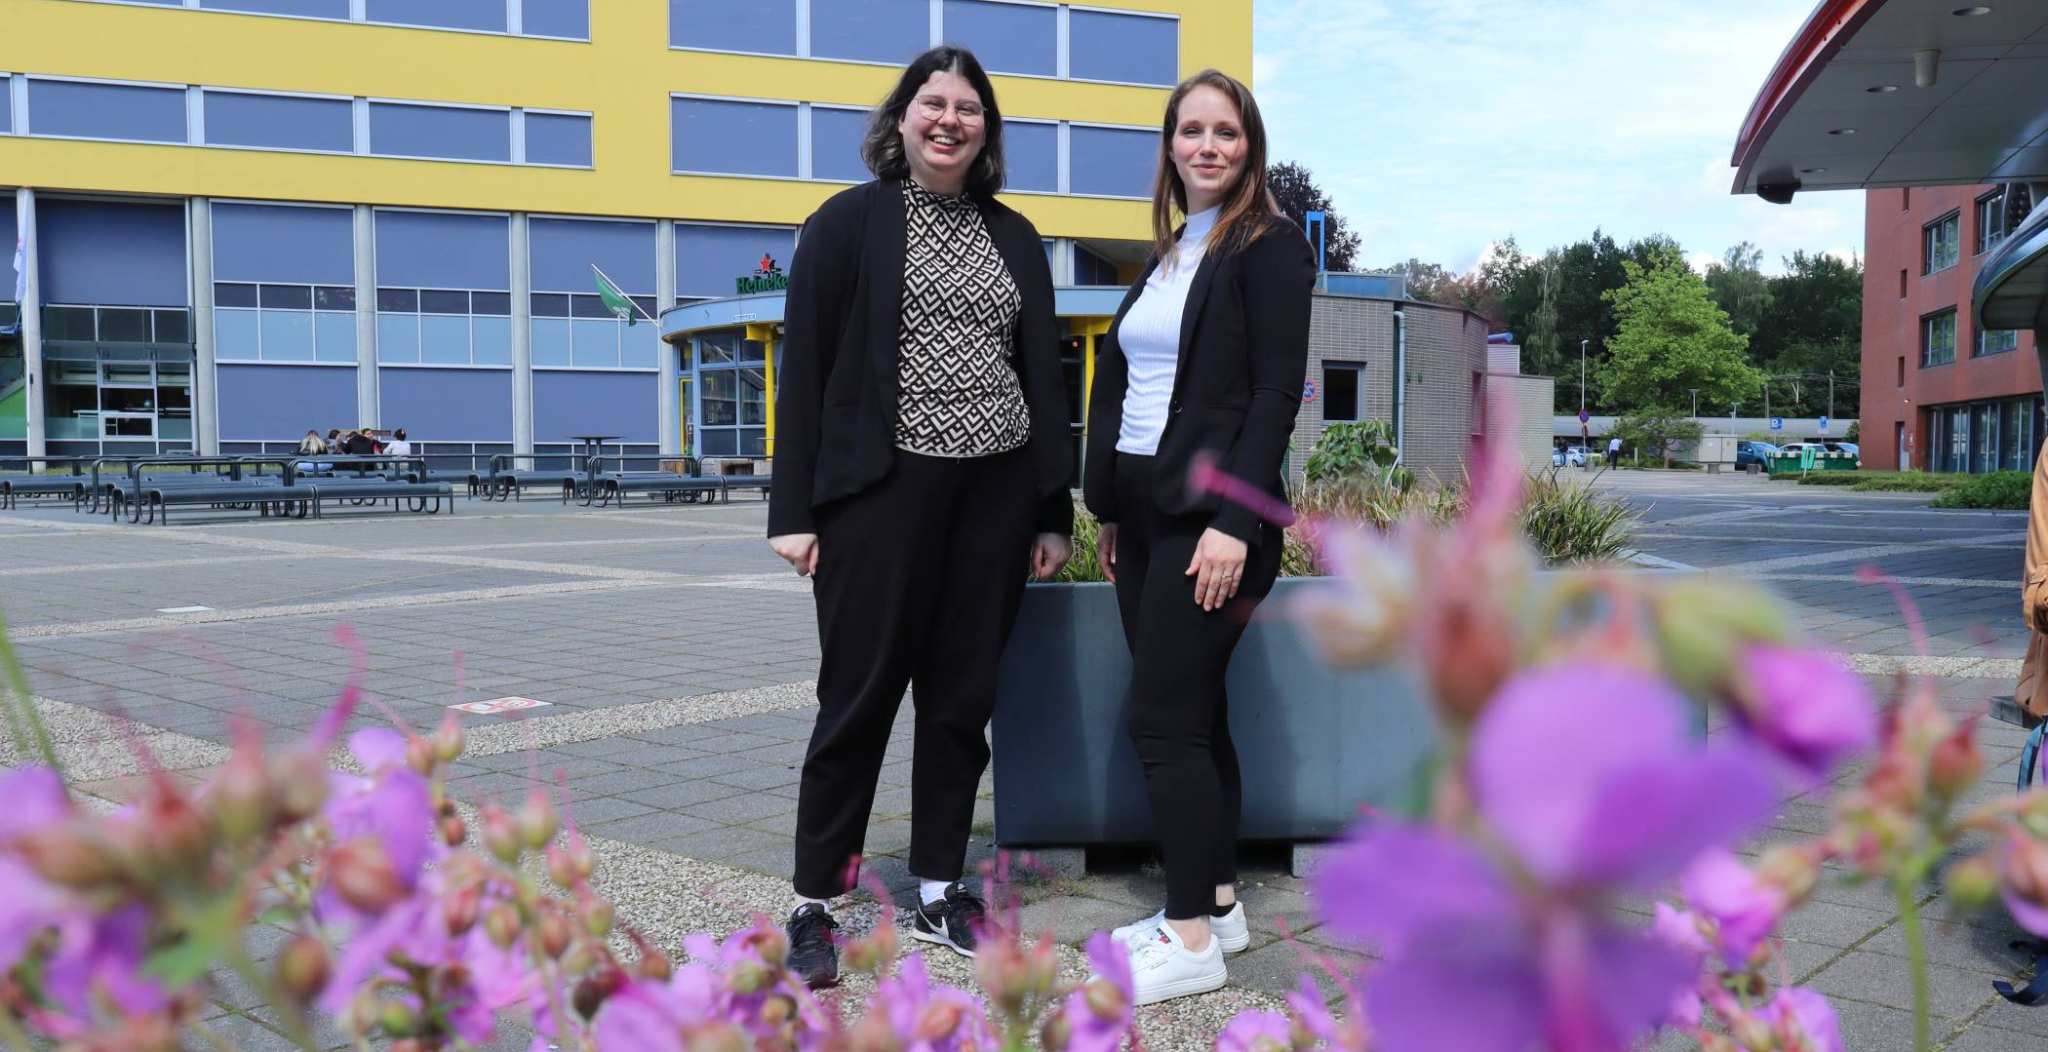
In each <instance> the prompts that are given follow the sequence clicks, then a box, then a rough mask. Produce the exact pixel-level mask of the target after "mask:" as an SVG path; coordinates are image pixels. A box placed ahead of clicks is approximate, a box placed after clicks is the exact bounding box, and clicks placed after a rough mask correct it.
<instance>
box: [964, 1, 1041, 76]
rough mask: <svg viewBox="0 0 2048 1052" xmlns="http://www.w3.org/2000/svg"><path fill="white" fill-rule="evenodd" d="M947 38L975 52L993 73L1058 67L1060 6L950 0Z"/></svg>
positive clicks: (1033, 70) (1024, 71)
mask: <svg viewBox="0 0 2048 1052" xmlns="http://www.w3.org/2000/svg"><path fill="white" fill-rule="evenodd" d="M942 17H943V18H944V19H945V29H946V32H945V38H946V42H947V43H949V44H958V45H960V46H961V47H964V48H967V49H969V50H971V51H973V52H974V57H976V58H978V59H980V60H981V64H982V66H984V67H985V68H987V69H988V71H989V72H991V73H1028V74H1031V75H1034V76H1040V77H1050V76H1054V75H1056V74H1057V73H1058V72H1059V62H1060V54H1059V52H1060V44H1059V9H1058V8H1057V7H1055V6H1053V5H1052V4H1039V3H1007V2H1002V0H946V3H945V10H944V12H943V14H942Z"/></svg>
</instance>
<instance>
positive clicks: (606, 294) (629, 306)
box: [590, 263, 640, 326]
mask: <svg viewBox="0 0 2048 1052" xmlns="http://www.w3.org/2000/svg"><path fill="white" fill-rule="evenodd" d="M590 272H591V274H593V275H595V276H596V277H597V298H598V299H601V300H603V301H604V307H605V309H606V310H608V311H611V312H612V313H613V314H616V315H618V316H619V320H620V321H623V322H625V323H626V324H627V325H629V326H630V325H632V324H633V323H634V322H636V321H639V320H640V319H638V318H636V317H634V315H636V314H638V313H640V305H639V304H637V303H634V302H633V299H632V297H630V296H627V295H626V294H625V293H623V292H620V291H619V287H618V286H617V285H614V284H612V279H610V278H608V277H606V276H605V273H604V271H602V270H599V269H597V264H595V263H592V264H591V265H590Z"/></svg>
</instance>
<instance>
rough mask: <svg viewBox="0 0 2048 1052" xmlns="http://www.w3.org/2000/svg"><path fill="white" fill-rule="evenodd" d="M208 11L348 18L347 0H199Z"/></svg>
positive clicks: (295, 16)
mask: <svg viewBox="0 0 2048 1052" xmlns="http://www.w3.org/2000/svg"><path fill="white" fill-rule="evenodd" d="M199 6H200V7H202V8H205V9H206V10H208V11H253V12H256V13H258V14H265V15H285V16H288V17H291V18H332V19H339V20H341V21H344V22H345V21H347V20H348V0H199Z"/></svg>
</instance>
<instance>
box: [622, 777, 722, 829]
mask: <svg viewBox="0 0 2048 1052" xmlns="http://www.w3.org/2000/svg"><path fill="white" fill-rule="evenodd" d="M745 793H746V790H744V789H740V788H736V787H734V786H730V785H727V784H725V783H724V782H720V781H716V780H713V779H710V778H704V779H699V780H697V781H694V782H676V783H674V784H672V785H664V786H660V787H658V788H654V789H642V790H639V791H636V792H630V793H621V794H619V795H620V797H621V798H623V799H627V800H631V801H633V802H634V803H637V804H646V805H647V806H649V807H658V808H661V809H662V810H664V811H682V810H693V811H694V809H695V808H697V807H698V806H699V805H703V804H708V803H711V802H713V801H716V800H723V799H726V798H727V797H732V796H741V795H744V794H745ZM703 817H706V818H710V819H712V820H714V821H718V822H729V821H731V820H730V819H725V818H720V817H718V816H716V815H704V816H703Z"/></svg>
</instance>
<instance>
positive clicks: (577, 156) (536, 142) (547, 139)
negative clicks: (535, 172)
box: [526, 110, 590, 168]
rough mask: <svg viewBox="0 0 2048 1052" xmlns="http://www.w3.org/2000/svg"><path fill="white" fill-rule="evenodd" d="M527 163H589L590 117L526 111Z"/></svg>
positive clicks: (579, 165) (576, 165)
mask: <svg viewBox="0 0 2048 1052" xmlns="http://www.w3.org/2000/svg"><path fill="white" fill-rule="evenodd" d="M526 163H528V164H555V165H561V166H563V167H567V168H588V167H590V118H589V117H588V116H585V115H583V114H580V113H536V112H533V111H531V110H529V111H527V113H526Z"/></svg>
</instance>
